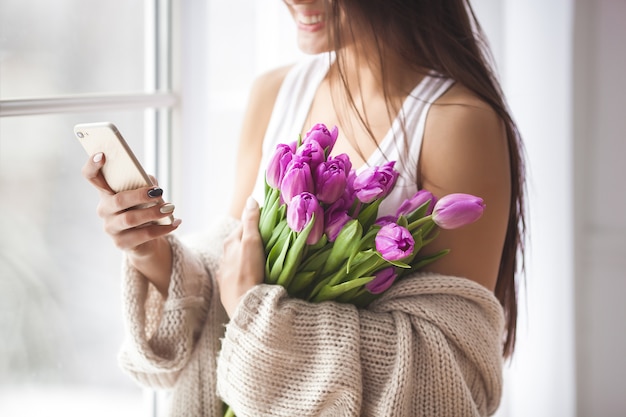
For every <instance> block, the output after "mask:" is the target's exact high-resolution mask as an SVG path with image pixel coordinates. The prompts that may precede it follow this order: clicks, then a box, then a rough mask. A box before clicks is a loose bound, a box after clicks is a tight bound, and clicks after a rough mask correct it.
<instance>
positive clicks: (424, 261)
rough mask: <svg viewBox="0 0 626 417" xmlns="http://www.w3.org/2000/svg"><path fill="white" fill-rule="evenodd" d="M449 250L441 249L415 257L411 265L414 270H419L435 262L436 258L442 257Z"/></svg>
mask: <svg viewBox="0 0 626 417" xmlns="http://www.w3.org/2000/svg"><path fill="white" fill-rule="evenodd" d="M449 252H450V249H442V250H440V251H439V252H437V253H434V254H432V255H428V256H425V257H423V258H419V259H417V260H416V261H415V262H414V263H413V264H412V265H411V266H412V268H413V269H414V270H416V271H419V270H420V269H421V268H423V267H425V266H426V265H428V264H430V263H433V262H435V261H436V260H437V259H439V258H442V257H444V256H445V255H447V254H448V253H449Z"/></svg>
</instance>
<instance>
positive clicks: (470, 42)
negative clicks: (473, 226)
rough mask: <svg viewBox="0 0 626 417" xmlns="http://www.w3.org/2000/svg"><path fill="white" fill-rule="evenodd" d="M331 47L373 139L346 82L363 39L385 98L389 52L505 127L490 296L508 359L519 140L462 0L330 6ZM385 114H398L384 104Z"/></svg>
mask: <svg viewBox="0 0 626 417" xmlns="http://www.w3.org/2000/svg"><path fill="white" fill-rule="evenodd" d="M328 7H329V12H330V16H332V20H331V24H330V27H331V33H332V36H331V38H330V42H331V45H330V47H331V48H332V49H333V50H335V51H336V52H337V59H336V64H337V70H338V73H339V74H340V79H341V80H342V83H343V86H344V89H345V90H346V95H347V97H348V99H349V100H348V102H349V103H350V105H351V107H352V109H353V110H354V111H355V113H356V114H357V115H358V117H359V118H360V120H361V123H362V124H363V127H364V128H365V129H366V130H367V131H368V132H369V134H370V136H371V139H372V140H375V138H374V135H373V134H372V132H371V130H370V129H369V126H368V124H367V122H366V119H367V117H366V115H362V114H360V113H359V111H358V110H357V106H356V104H355V102H354V100H352V98H351V96H350V93H349V89H348V85H347V81H346V77H345V65H346V64H345V60H343V59H342V56H341V51H342V47H343V46H344V45H346V43H347V42H349V41H351V39H350V37H351V36H352V37H354V36H356V35H355V33H358V34H359V36H360V35H362V34H364V33H366V34H367V36H371V37H372V40H373V45H375V46H376V48H377V49H378V52H379V54H378V58H379V60H380V62H378V64H379V65H380V68H381V72H382V77H383V80H382V85H383V93H384V94H385V97H386V98H387V102H388V103H389V102H390V101H389V99H388V97H389V96H388V90H387V86H389V85H390V84H391V83H392V81H391V80H389V77H388V75H386V71H385V62H384V59H382V57H383V56H384V54H385V53H386V52H388V51H393V52H394V54H396V55H398V56H400V57H401V59H402V60H403V61H404V62H405V64H406V65H407V66H409V67H411V68H414V69H416V70H417V69H420V68H422V69H423V68H427V69H431V70H434V71H436V72H437V73H439V74H441V75H442V76H444V77H448V78H451V79H454V80H455V81H457V82H458V83H460V84H462V85H464V86H465V87H467V88H469V89H470V90H471V91H473V92H474V93H475V94H476V95H477V96H478V97H480V98H481V99H482V100H483V101H485V102H486V103H487V104H489V105H490V106H491V107H492V108H493V109H494V110H495V111H496V113H497V114H498V115H499V116H500V118H501V119H502V121H503V122H504V125H505V128H506V138H507V142H508V148H509V162H510V167H511V201H510V212H509V219H508V225H507V232H506V237H505V241H504V247H503V250H502V256H501V258H500V268H499V271H498V280H497V282H496V288H495V295H496V297H497V298H498V300H499V301H500V303H501V304H502V306H503V309H504V314H505V326H506V329H505V330H506V335H505V340H504V345H503V354H504V356H505V357H510V356H511V355H512V353H513V350H514V346H515V333H516V326H517V284H516V281H517V280H516V277H517V274H518V273H521V272H522V271H523V263H524V236H525V232H526V226H525V219H524V211H525V204H524V194H525V193H524V188H525V173H524V158H523V147H522V143H521V139H520V134H519V131H518V129H517V126H516V124H515V122H514V121H513V118H512V117H511V114H510V112H509V110H508V107H507V105H506V102H505V99H504V95H503V93H502V90H501V87H500V84H499V82H498V80H497V78H496V76H495V73H494V70H493V68H492V66H491V65H490V62H492V60H491V55H490V51H489V47H488V45H487V42H486V38H485V36H484V34H483V32H482V29H481V27H480V24H479V23H478V21H477V19H476V16H475V14H474V12H473V10H472V8H471V6H470V4H469V1H468V0H330V4H329V6H328ZM387 109H388V112H389V114H390V115H391V114H395V113H396V111H397V108H393V106H391V105H390V104H388V107H387Z"/></svg>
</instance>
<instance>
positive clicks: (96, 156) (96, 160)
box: [93, 152, 102, 163]
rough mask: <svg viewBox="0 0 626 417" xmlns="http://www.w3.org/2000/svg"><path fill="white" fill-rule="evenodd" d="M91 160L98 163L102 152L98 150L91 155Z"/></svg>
mask: <svg viewBox="0 0 626 417" xmlns="http://www.w3.org/2000/svg"><path fill="white" fill-rule="evenodd" d="M93 161H94V162H95V163H98V162H100V161H102V152H98V153H97V154H95V155H94V156H93Z"/></svg>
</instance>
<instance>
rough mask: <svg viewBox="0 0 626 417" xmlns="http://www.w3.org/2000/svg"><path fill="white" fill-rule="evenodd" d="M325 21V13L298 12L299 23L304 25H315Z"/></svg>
mask: <svg viewBox="0 0 626 417" xmlns="http://www.w3.org/2000/svg"><path fill="white" fill-rule="evenodd" d="M323 21H324V15H323V14H321V13H320V14H311V15H304V14H298V23H300V24H302V25H306V26H313V25H317V24H319V23H322V22H323Z"/></svg>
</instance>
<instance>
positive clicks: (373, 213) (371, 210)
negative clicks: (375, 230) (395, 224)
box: [357, 198, 383, 230]
mask: <svg viewBox="0 0 626 417" xmlns="http://www.w3.org/2000/svg"><path fill="white" fill-rule="evenodd" d="M382 200H383V199H381V198H379V199H376V200H374V201H372V202H371V203H369V204H368V205H367V206H366V207H365V208H364V209H363V210H361V212H360V213H359V216H358V217H357V219H358V220H359V223H361V225H363V229H364V230H368V229H369V228H370V227H371V226H372V225H373V224H374V222H375V221H376V219H377V218H378V207H379V206H380V203H381V202H382Z"/></svg>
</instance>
